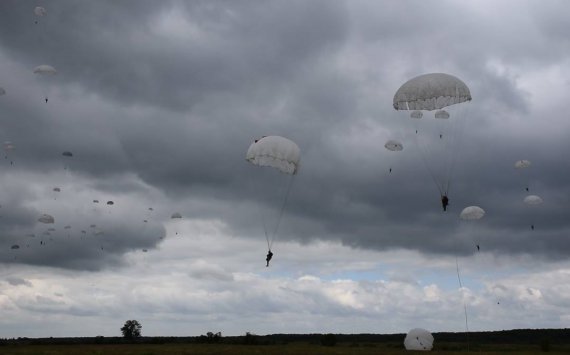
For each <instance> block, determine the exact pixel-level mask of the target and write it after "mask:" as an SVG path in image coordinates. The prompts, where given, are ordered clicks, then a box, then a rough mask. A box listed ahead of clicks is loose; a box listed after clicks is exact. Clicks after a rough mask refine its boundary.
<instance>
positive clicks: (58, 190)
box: [53, 187, 61, 192]
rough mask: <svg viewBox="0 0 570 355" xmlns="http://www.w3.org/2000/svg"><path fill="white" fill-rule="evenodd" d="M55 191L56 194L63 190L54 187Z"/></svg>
mask: <svg viewBox="0 0 570 355" xmlns="http://www.w3.org/2000/svg"><path fill="white" fill-rule="evenodd" d="M53 191H55V192H61V189H60V188H59V187H54V188H53Z"/></svg>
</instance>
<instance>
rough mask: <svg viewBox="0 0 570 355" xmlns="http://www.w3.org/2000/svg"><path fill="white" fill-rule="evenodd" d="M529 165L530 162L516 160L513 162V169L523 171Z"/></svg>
mask: <svg viewBox="0 0 570 355" xmlns="http://www.w3.org/2000/svg"><path fill="white" fill-rule="evenodd" d="M530 165H531V163H530V160H524V159H523V160H517V161H516V162H515V168H516V169H524V168H528V167H529V166H530Z"/></svg>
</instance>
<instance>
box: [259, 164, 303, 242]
mask: <svg viewBox="0 0 570 355" xmlns="http://www.w3.org/2000/svg"><path fill="white" fill-rule="evenodd" d="M294 177H295V175H291V177H290V178H289V183H288V184H287V190H286V191H285V197H284V198H283V203H282V204H281V208H280V209H279V215H278V216H277V223H275V229H274V230H273V233H272V235H271V240H269V239H267V246H268V247H269V250H271V248H272V247H273V242H274V241H275V237H276V236H277V230H278V229H279V224H280V223H281V218H282V217H283V212H284V211H285V205H287V200H288V199H289V194H290V193H291V187H292V186H293V180H294ZM264 224H265V222H264ZM266 236H267V234H266Z"/></svg>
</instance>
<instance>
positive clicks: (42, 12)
mask: <svg viewBox="0 0 570 355" xmlns="http://www.w3.org/2000/svg"><path fill="white" fill-rule="evenodd" d="M34 14H36V16H38V17H43V16H45V15H47V10H46V9H45V8H43V7H41V6H36V7H35V8H34Z"/></svg>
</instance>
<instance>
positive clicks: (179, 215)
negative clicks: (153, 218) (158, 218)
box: [170, 212, 182, 219]
mask: <svg viewBox="0 0 570 355" xmlns="http://www.w3.org/2000/svg"><path fill="white" fill-rule="evenodd" d="M170 218H172V219H175V218H182V215H181V214H180V213H178V212H175V213H173V214H172V216H170Z"/></svg>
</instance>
